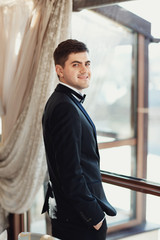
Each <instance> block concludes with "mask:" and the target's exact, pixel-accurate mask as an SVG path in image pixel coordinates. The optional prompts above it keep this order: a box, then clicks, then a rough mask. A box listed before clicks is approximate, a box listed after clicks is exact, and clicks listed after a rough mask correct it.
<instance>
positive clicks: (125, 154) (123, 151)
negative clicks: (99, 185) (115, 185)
mask: <svg viewBox="0 0 160 240" xmlns="http://www.w3.org/2000/svg"><path fill="white" fill-rule="evenodd" d="M134 153H135V148H134V147H131V146H122V147H116V148H106V149H101V150H100V159H101V161H100V168H101V170H103V171H105V170H107V171H109V172H114V173H117V174H122V175H127V176H136V172H135V171H136V169H135V166H136V160H135V154H134Z"/></svg>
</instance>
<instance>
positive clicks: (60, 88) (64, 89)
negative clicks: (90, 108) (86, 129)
mask: <svg viewBox="0 0 160 240" xmlns="http://www.w3.org/2000/svg"><path fill="white" fill-rule="evenodd" d="M55 91H56V92H62V93H65V94H67V95H68V96H69V97H70V98H71V99H72V100H73V102H74V103H75V104H76V105H77V106H78V108H79V109H80V110H81V111H82V113H83V114H84V115H85V117H86V118H87V120H88V121H89V123H90V124H91V126H92V127H93V130H94V134H95V136H96V128H95V125H94V123H93V121H92V120H91V118H90V116H89V115H88V113H87V112H86V110H85V109H84V107H83V106H82V104H81V103H80V102H79V101H78V100H77V99H76V98H75V97H74V96H73V94H74V91H73V94H72V89H70V88H68V87H66V86H64V85H62V84H58V86H57V87H56V89H55Z"/></svg>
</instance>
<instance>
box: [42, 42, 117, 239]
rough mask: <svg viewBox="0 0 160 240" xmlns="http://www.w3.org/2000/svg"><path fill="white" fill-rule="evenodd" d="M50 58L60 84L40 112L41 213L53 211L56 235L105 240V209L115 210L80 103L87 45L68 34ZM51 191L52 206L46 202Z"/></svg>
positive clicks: (93, 132)
mask: <svg viewBox="0 0 160 240" xmlns="http://www.w3.org/2000/svg"><path fill="white" fill-rule="evenodd" d="M54 61H55V69H56V72H57V75H58V77H59V81H60V83H59V84H58V86H57V87H56V89H55V91H54V92H53V94H52V95H51V97H50V98H49V100H48V102H47V104H46V107H45V111H44V115H43V135H44V143H45V149H46V157H47V163H48V170H49V176H50V184H49V185H48V191H47V194H46V200H45V204H44V208H43V212H45V211H48V212H50V215H52V216H51V218H52V234H53V236H55V237H57V238H59V239H62V240H105V238H106V231H107V224H106V219H105V213H106V214H108V215H110V216H114V215H116V210H115V209H114V208H113V207H112V206H111V205H110V204H109V202H108V201H107V199H106V197H105V194H104V190H103V187H102V182H101V175H100V169H99V152H98V147H97V140H96V130H95V126H94V124H93V122H92V120H91V119H90V117H89V116H88V114H87V112H86V111H85V109H84V108H83V106H82V101H83V96H82V90H83V89H85V88H87V87H88V86H89V84H90V78H91V70H90V60H89V55H88V49H87V47H86V45H85V44H84V43H82V42H79V41H77V40H71V39H68V40H66V41H64V42H62V43H60V44H59V45H58V47H57V48H56V50H55V52H54ZM53 195H54V197H55V202H56V207H53V204H49V207H48V202H51V201H52V202H53V201H54V200H53ZM53 211H54V212H53ZM51 212H52V213H51Z"/></svg>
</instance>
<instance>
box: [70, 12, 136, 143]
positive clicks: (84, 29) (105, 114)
mask: <svg viewBox="0 0 160 240" xmlns="http://www.w3.org/2000/svg"><path fill="white" fill-rule="evenodd" d="M72 38H77V39H79V40H81V41H84V42H85V43H86V44H87V46H88V48H89V51H90V58H91V62H92V64H91V65H92V80H91V86H90V88H89V90H87V98H86V101H85V103H84V104H85V107H86V108H87V110H88V112H89V114H90V115H91V117H92V119H93V120H94V122H95V124H96V128H97V132H98V135H99V136H102V137H103V138H101V140H103V141H112V140H114V139H124V138H130V137H133V136H134V129H135V128H134V125H135V121H134V120H135V119H134V100H133V95H134V87H135V82H136V80H135V79H136V76H135V73H134V71H135V70H134V71H133V69H135V62H136V60H135V54H134V52H135V51H134V49H135V47H134V46H135V39H136V38H135V35H134V34H133V33H132V32H131V31H130V30H129V29H127V28H125V27H123V26H122V25H120V24H117V23H115V22H113V21H111V20H109V19H108V18H106V17H104V16H101V15H100V14H98V13H95V12H93V11H88V10H84V11H81V12H79V13H74V14H73V21H72ZM108 137H111V139H109V138H108Z"/></svg>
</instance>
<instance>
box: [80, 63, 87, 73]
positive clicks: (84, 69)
mask: <svg viewBox="0 0 160 240" xmlns="http://www.w3.org/2000/svg"><path fill="white" fill-rule="evenodd" d="M86 72H87V67H86V66H85V65H81V69H80V73H86Z"/></svg>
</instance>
